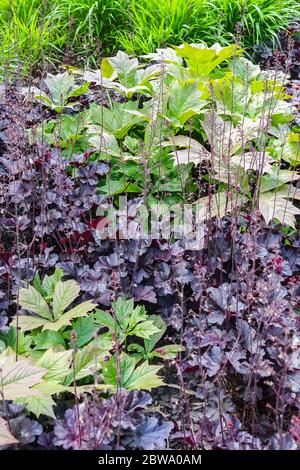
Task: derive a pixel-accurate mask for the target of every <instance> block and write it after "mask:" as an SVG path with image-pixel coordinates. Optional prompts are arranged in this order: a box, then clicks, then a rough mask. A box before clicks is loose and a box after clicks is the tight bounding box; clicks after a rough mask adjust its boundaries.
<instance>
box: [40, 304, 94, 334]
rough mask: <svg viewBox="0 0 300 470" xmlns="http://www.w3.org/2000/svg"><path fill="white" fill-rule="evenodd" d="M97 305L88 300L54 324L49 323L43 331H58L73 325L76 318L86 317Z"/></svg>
mask: <svg viewBox="0 0 300 470" xmlns="http://www.w3.org/2000/svg"><path fill="white" fill-rule="evenodd" d="M94 308H95V304H94V303H93V302H90V301H89V300H86V301H85V302H82V303H81V304H79V305H77V306H76V307H74V308H72V309H71V310H69V311H68V312H65V313H64V314H63V315H62V316H61V317H60V318H59V319H58V320H56V321H54V322H47V323H46V324H45V325H44V327H43V330H52V331H58V330H60V329H61V328H63V327H65V326H70V325H72V320H74V318H79V317H85V316H86V315H87V314H88V313H89V312H90V311H91V310H94Z"/></svg>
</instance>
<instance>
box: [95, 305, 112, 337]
mask: <svg viewBox="0 0 300 470" xmlns="http://www.w3.org/2000/svg"><path fill="white" fill-rule="evenodd" d="M95 320H96V323H98V324H99V325H100V327H101V328H103V327H106V328H108V329H109V331H111V332H114V331H115V330H116V329H117V328H118V323H117V322H116V320H115V319H114V318H113V317H112V316H111V314H110V313H109V312H105V311H104V310H100V309H98V308H97V309H96V310H95Z"/></svg>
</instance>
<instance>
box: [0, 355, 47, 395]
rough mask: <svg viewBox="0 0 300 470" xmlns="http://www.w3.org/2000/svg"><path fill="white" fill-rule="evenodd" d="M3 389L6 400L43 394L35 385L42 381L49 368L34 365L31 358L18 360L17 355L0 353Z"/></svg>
mask: <svg viewBox="0 0 300 470" xmlns="http://www.w3.org/2000/svg"><path fill="white" fill-rule="evenodd" d="M0 369H1V370H2V372H1V391H2V393H3V396H4V399H5V400H15V399H16V398H21V397H27V396H41V392H40V391H38V390H36V389H34V388H33V387H34V386H35V385H37V384H39V383H40V382H42V377H44V375H45V374H46V372H47V370H46V369H44V368H42V367H39V366H37V365H33V364H32V363H31V361H30V360H29V359H21V360H18V361H17V362H16V360H15V356H12V355H5V352H4V353H2V354H1V355H0Z"/></svg>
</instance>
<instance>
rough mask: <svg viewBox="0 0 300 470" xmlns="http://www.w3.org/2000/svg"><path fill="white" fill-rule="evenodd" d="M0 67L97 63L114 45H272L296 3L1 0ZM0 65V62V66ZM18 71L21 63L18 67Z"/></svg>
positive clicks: (133, 48) (139, 49)
mask: <svg viewBox="0 0 300 470" xmlns="http://www.w3.org/2000/svg"><path fill="white" fill-rule="evenodd" d="M0 7H1V8H0V39H1V45H2V47H1V56H2V65H3V66H4V65H5V64H8V65H9V66H10V67H12V68H13V70H15V69H16V68H17V67H18V64H19V63H21V65H23V66H24V74H26V73H27V72H28V70H29V69H30V68H31V67H33V68H35V69H36V68H39V67H41V66H42V65H43V62H46V61H47V62H49V61H50V62H51V63H57V62H59V61H63V60H65V57H68V59H69V58H70V57H71V60H72V62H73V63H75V62H77V63H86V64H87V65H88V66H89V67H90V66H93V67H97V65H98V64H99V56H100V54H102V55H106V56H107V55H109V54H111V53H112V52H114V51H116V50H118V49H120V48H121V49H124V50H125V51H127V52H128V53H130V54H140V53H143V54H148V53H149V52H150V51H152V52H153V51H155V49H156V48H157V47H165V46H167V45H170V44H176V45H180V44H181V43H183V42H184V41H189V42H194V43H197V42H200V41H201V42H205V43H206V44H208V45H212V44H213V43H214V42H216V41H218V42H219V43H221V44H222V45H227V44H230V43H232V42H234V39H235V38H236V37H238V38H239V39H240V40H241V43H242V45H243V46H245V47H252V46H253V45H255V44H261V43H266V42H271V43H273V44H274V45H275V44H278V33H279V32H280V31H283V30H286V29H287V27H288V25H289V24H290V23H291V21H292V20H293V19H297V18H299V16H300V7H299V2H298V1H297V0H286V1H283V0H214V1H212V0H164V1H160V0H144V2H142V3H141V2H139V1H138V0H32V1H31V2H28V1H27V0H13V1H11V0H1V1H0ZM1 68H3V67H1ZM18 69H19V70H20V68H19V67H18Z"/></svg>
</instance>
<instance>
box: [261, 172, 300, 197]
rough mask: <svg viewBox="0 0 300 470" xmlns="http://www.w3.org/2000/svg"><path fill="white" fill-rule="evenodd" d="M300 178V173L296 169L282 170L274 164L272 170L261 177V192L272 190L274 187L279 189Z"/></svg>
mask: <svg viewBox="0 0 300 470" xmlns="http://www.w3.org/2000/svg"><path fill="white" fill-rule="evenodd" d="M297 179H299V175H298V174H297V172H296V171H290V170H281V169H280V168H278V167H276V166H273V167H272V172H269V173H268V174H267V175H263V176H262V177H261V183H260V192H261V193H264V192H267V191H272V190H273V189H279V188H280V187H281V186H283V185H285V184H286V183H289V182H290V181H295V180H297Z"/></svg>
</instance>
